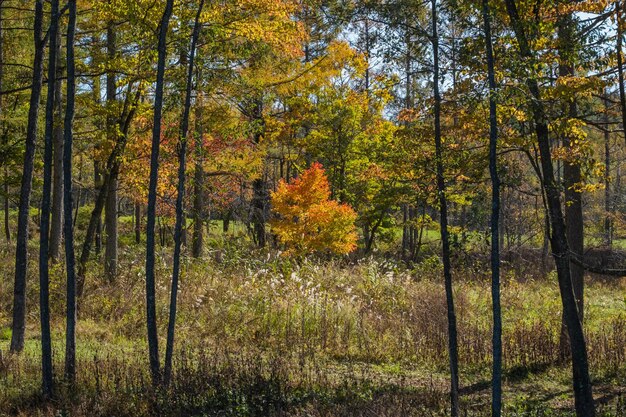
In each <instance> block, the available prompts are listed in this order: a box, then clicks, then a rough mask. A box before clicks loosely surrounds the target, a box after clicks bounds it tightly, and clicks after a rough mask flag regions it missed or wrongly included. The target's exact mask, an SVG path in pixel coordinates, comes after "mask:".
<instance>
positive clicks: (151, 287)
mask: <svg viewBox="0 0 626 417" xmlns="http://www.w3.org/2000/svg"><path fill="white" fill-rule="evenodd" d="M173 6H174V0H167V2H166V4H165V11H164V13H163V17H162V18H161V23H160V29H159V44H158V48H157V51H158V62H157V78H156V88H155V97H154V120H153V126H152V150H151V155H150V184H149V188H148V213H147V216H146V220H147V228H146V326H147V331H148V353H149V359H150V375H151V377H152V384H153V385H155V386H156V385H158V384H159V383H160V381H161V370H160V365H159V344H158V343H159V339H158V335H157V322H156V299H155V282H154V281H155V277H154V275H155V274H154V260H155V255H154V246H155V245H154V243H155V239H154V228H155V220H156V197H157V195H156V192H157V190H156V188H157V181H158V176H159V146H160V141H161V114H162V111H163V83H164V82H163V80H164V78H165V59H166V55H167V29H168V26H169V22H170V17H171V15H172V9H173Z"/></svg>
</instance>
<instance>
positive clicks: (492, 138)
mask: <svg viewBox="0 0 626 417" xmlns="http://www.w3.org/2000/svg"><path fill="white" fill-rule="evenodd" d="M482 3H483V4H482V6H483V7H482V12H483V25H484V32H485V52H486V53H487V56H486V58H487V79H488V83H489V174H490V176H491V299H492V311H493V342H492V346H493V369H492V377H491V415H492V417H499V416H500V415H501V413H502V312H501V308H500V242H499V231H498V226H499V224H500V178H499V176H498V154H497V151H498V116H497V108H496V77H495V65H494V58H493V46H492V41H491V11H490V8H489V0H483V2H482Z"/></svg>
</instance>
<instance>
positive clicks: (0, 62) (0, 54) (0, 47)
mask: <svg viewBox="0 0 626 417" xmlns="http://www.w3.org/2000/svg"><path fill="white" fill-rule="evenodd" d="M2 6H3V0H2V1H0V91H2V81H3V80H4V31H3V26H2V25H3V21H2V11H3V10H2ZM2 99H3V95H1V94H0V116H2V111H3V110H4V107H3V101H2ZM7 133H8V132H7V131H6V130H5V132H4V133H3V134H2V145H3V146H8V136H7ZM3 165H4V167H3V168H4V178H3V179H4V182H3V186H4V190H3V191H4V201H3V203H4V236H5V238H6V240H7V242H11V228H10V226H9V168H8V166H7V161H5V162H4V164H3Z"/></svg>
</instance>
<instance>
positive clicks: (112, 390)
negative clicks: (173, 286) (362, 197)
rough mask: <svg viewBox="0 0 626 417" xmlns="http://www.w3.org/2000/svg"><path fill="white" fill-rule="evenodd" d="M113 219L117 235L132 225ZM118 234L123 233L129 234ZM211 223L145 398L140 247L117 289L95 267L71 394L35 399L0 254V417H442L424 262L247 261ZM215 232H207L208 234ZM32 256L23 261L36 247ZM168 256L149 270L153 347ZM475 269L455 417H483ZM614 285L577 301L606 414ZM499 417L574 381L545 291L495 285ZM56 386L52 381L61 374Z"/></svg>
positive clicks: (543, 408)
mask: <svg viewBox="0 0 626 417" xmlns="http://www.w3.org/2000/svg"><path fill="white" fill-rule="evenodd" d="M126 223H127V222H126V221H124V220H123V221H122V225H123V230H126V232H127V233H128V232H130V230H129V229H130V225H129V224H128V225H127V224H126ZM127 226H128V229H126V227H127ZM220 226H221V225H215V226H214V230H215V233H211V235H212V238H211V241H210V242H209V243H210V245H211V247H212V248H213V249H210V250H209V251H208V254H207V256H206V257H205V258H203V259H201V260H192V259H190V258H185V259H184V262H183V270H184V271H183V280H182V284H181V288H180V293H179V300H180V310H179V316H178V322H177V323H178V325H177V344H176V353H175V364H174V365H175V370H174V372H175V374H174V381H173V384H172V386H171V387H170V389H169V390H168V391H167V392H163V391H159V392H154V391H152V390H151V389H150V386H149V385H150V384H149V382H148V381H149V376H148V373H147V370H148V366H147V347H146V343H145V324H144V320H145V319H144V308H145V307H144V281H143V277H144V275H143V274H144V272H143V262H144V261H143V247H142V246H135V245H134V244H131V243H124V242H131V241H132V238H130V233H129V234H128V236H126V237H125V238H124V239H122V247H121V265H120V268H119V270H120V271H121V274H120V276H119V277H118V278H117V280H116V281H115V282H114V283H108V282H106V281H104V279H103V278H102V277H101V276H100V274H101V268H102V266H101V265H102V263H101V262H100V261H99V260H97V259H96V260H94V261H93V262H92V264H91V266H90V274H89V275H88V277H87V284H86V289H85V295H84V298H83V299H82V300H81V302H80V314H79V323H78V348H79V352H78V355H79V367H78V381H79V383H78V384H77V388H76V389H75V390H73V391H71V392H70V391H68V390H67V387H64V386H63V385H62V383H60V385H59V391H58V396H57V400H56V401H54V402H52V403H49V404H46V405H44V404H43V403H42V402H41V399H40V398H39V394H38V392H39V384H40V380H39V378H40V377H39V357H38V351H39V349H40V348H39V341H38V333H39V330H38V310H37V300H38V298H37V297H38V287H37V283H36V281H37V279H36V264H35V263H34V262H31V270H30V271H29V288H28V301H29V315H28V319H27V321H28V328H27V339H28V341H27V348H26V352H25V353H24V354H23V355H19V356H14V355H9V354H8V353H7V351H8V344H9V339H10V330H9V327H8V326H9V324H10V306H11V294H12V280H11V277H12V275H13V266H12V265H13V252H12V251H13V248H12V246H8V245H6V244H5V243H2V244H0V273H1V274H2V276H3V277H5V278H4V279H3V280H2V281H1V284H0V306H1V309H0V325H1V326H2V327H1V328H0V351H1V352H2V354H1V355H0V358H1V359H0V410H1V411H0V414H4V415H23V416H30V415H46V416H48V415H50V416H56V415H72V416H83V415H89V416H94V415H102V416H105V415H118V416H136V415H137V416H142V415H145V416H148V415H155V414H157V410H158V413H159V414H160V415H169V416H176V415H207V416H209V415H211V416H212V415H216V416H217V415H219V416H222V415H232V416H239V415H242V416H245V415H249V416H264V415H294V416H318V415H319V416H343V415H346V416H352V415H363V416H375V415H376V416H377V415H389V416H391V415H393V416H405V415H415V416H422V415H442V416H443V415H446V411H445V410H446V405H447V386H448V385H447V384H448V383H447V350H446V348H447V336H446V314H445V298H444V289H443V285H442V282H441V279H440V276H441V271H440V266H439V261H438V259H437V258H436V257H430V258H426V259H424V260H423V261H422V262H420V263H418V264H416V265H415V266H413V267H412V268H411V269H407V268H406V267H405V265H404V264H403V263H399V262H396V261H393V260H389V259H382V258H380V257H371V258H367V259H363V260H360V261H356V262H349V261H347V260H322V259H317V260H304V261H299V262H296V261H294V260H292V259H288V258H285V257H282V256H280V255H279V254H276V253H270V252H259V251H257V250H255V249H252V248H251V247H250V245H249V242H248V241H247V240H246V238H245V237H243V236H241V234H240V233H237V232H235V233H233V234H232V235H230V236H223V235H221V233H218V230H221V229H220ZM212 231H213V229H212ZM31 250H33V251H35V250H36V248H35V247H33V248H31ZM170 258H171V249H170V248H167V247H164V248H159V252H158V262H157V279H158V285H157V298H158V311H157V313H158V320H159V325H160V330H159V336H160V337H161V340H160V346H161V349H164V345H165V343H164V336H165V330H164V329H165V326H166V324H167V323H166V321H167V311H168V304H167V299H168V293H169V284H168V282H169V276H170V271H169V269H168V268H167V267H166V265H170V264H171V262H170ZM476 270H484V271H488V269H487V267H486V266H485V268H476V267H473V268H465V269H463V270H456V271H455V291H456V306H457V315H458V319H459V345H460V360H461V382H462V387H463V390H462V403H463V409H464V410H465V411H466V412H467V415H468V416H482V415H488V411H489V400H490V397H489V396H490V391H489V378H490V360H491V359H490V358H491V356H490V355H491V347H490V344H491V331H490V328H491V323H490V320H491V319H490V316H491V314H490V308H491V304H490V285H489V278H488V276H487V275H486V274H485V273H477V272H475V271H476ZM625 296H626V280H623V279H622V280H616V279H612V280H610V281H603V280H599V279H594V278H591V279H589V281H588V284H587V288H586V316H585V317H586V321H585V328H586V332H587V341H588V347H589V358H590V365H591V370H592V375H593V379H594V385H595V394H596V396H597V398H598V403H599V404H600V407H601V410H603V411H601V412H602V413H604V414H600V415H604V416H623V415H625V414H624V413H626V411H625V409H626V408H625V407H626V406H625V401H626V297H625ZM51 302H52V317H53V338H54V343H53V344H54V346H53V349H54V353H55V362H56V368H55V369H56V372H57V373H61V372H62V369H63V367H62V357H63V352H64V346H63V345H64V342H63V340H64V339H63V334H64V320H63V317H64V271H63V266H62V265H55V266H54V267H53V270H52V273H51ZM502 302H503V309H504V311H503V317H504V339H503V340H504V364H505V394H504V399H505V410H506V413H505V415H510V416H518V415H519V416H566V415H571V408H572V395H571V391H572V390H571V387H570V384H571V383H570V381H571V372H570V370H569V367H568V366H567V363H564V362H563V361H562V360H561V359H560V353H559V333H560V323H561V311H560V301H559V297H558V288H557V283H556V278H555V277H554V276H553V275H552V274H548V276H546V277H544V278H542V279H534V280H533V279H528V277H526V276H516V275H515V273H514V272H513V271H512V270H511V271H508V272H506V273H505V274H504V277H503V287H502ZM58 380H59V382H61V379H60V375H58Z"/></svg>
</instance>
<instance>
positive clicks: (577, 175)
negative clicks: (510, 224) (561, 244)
mask: <svg viewBox="0 0 626 417" xmlns="http://www.w3.org/2000/svg"><path fill="white" fill-rule="evenodd" d="M557 26H558V36H559V77H571V76H573V75H574V67H573V65H572V64H571V62H572V61H573V60H574V59H575V57H574V54H575V51H574V33H573V31H574V29H575V28H574V21H573V19H572V16H571V14H567V15H564V16H561V17H559V20H558V25H557ZM563 112H564V116H565V117H566V118H568V119H576V118H577V117H578V109H577V105H576V100H568V102H567V103H565V104H564V108H563ZM562 139H563V146H564V147H565V148H566V149H569V150H570V152H572V151H573V147H574V144H573V143H572V140H571V138H570V137H569V136H568V135H564V136H563V138H562ZM581 182H582V174H581V170H580V163H579V162H578V161H572V160H566V161H564V163H563V185H564V188H565V225H566V229H565V230H566V235H567V243H568V245H569V249H570V251H571V252H572V253H573V254H574V255H575V256H576V257H578V258H579V259H580V258H582V256H583V251H584V247H583V246H584V225H583V205H582V195H581V193H580V191H579V189H578V187H579V186H580V183H581ZM584 277H585V270H584V269H583V268H582V267H581V266H579V265H577V264H575V263H573V262H570V279H571V282H572V288H573V290H574V297H575V298H576V306H577V308H578V317H579V319H580V321H581V322H582V321H583V317H584V299H583V296H584ZM562 320H563V322H562V325H561V343H560V345H561V356H562V357H566V356H567V351H568V349H567V344H568V343H567V328H566V327H567V324H566V322H565V314H563V315H562Z"/></svg>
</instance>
